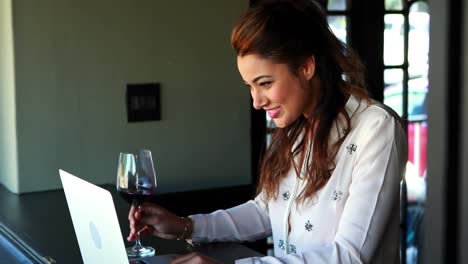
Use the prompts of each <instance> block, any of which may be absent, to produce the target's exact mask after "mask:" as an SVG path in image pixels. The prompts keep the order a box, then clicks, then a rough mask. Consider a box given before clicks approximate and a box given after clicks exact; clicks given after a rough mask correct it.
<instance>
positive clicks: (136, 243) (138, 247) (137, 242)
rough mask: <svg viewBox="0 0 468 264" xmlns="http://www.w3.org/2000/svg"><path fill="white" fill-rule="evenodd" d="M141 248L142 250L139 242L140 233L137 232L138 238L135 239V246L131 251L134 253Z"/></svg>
mask: <svg viewBox="0 0 468 264" xmlns="http://www.w3.org/2000/svg"><path fill="white" fill-rule="evenodd" d="M141 248H143V246H142V245H141V242H140V232H138V236H137V239H136V240H135V245H134V246H133V249H134V250H135V251H138V250H140V249H141Z"/></svg>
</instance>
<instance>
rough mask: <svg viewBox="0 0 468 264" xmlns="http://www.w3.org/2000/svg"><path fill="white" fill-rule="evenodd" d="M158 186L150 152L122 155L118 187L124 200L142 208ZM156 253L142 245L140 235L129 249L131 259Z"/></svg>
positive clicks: (118, 169)
mask: <svg viewBox="0 0 468 264" xmlns="http://www.w3.org/2000/svg"><path fill="white" fill-rule="evenodd" d="M156 186H157V183H156V173H155V171H154V165H153V159H152V157H151V152H150V151H149V150H140V151H138V152H137V153H120V155H119V164H118V168H117V183H116V187H117V191H118V192H119V194H120V196H122V198H123V199H124V200H126V201H127V202H128V203H135V205H136V206H140V205H141V204H142V203H144V202H149V201H150V200H151V196H153V195H154V193H155V192H156ZM154 253H155V251H154V248H152V247H148V246H143V245H141V242H140V237H139V234H138V238H137V240H136V242H135V246H133V247H131V248H127V255H128V257H129V258H144V257H151V256H154Z"/></svg>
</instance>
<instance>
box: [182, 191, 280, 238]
mask: <svg viewBox="0 0 468 264" xmlns="http://www.w3.org/2000/svg"><path fill="white" fill-rule="evenodd" d="M190 217H191V218H192V219H193V220H194V223H195V224H194V231H193V234H192V241H193V242H219V241H253V240H257V239H260V238H264V237H267V236H269V235H271V224H270V218H269V215H268V207H267V205H266V204H265V202H264V201H263V200H262V198H261V194H260V195H259V196H257V197H256V198H255V199H254V200H250V201H248V202H246V203H244V204H241V205H239V206H236V207H233V208H230V209H227V210H218V211H215V212H213V213H210V214H198V215H192V216H190ZM246 220H248V221H246Z"/></svg>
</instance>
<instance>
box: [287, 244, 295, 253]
mask: <svg viewBox="0 0 468 264" xmlns="http://www.w3.org/2000/svg"><path fill="white" fill-rule="evenodd" d="M289 252H290V253H291V254H297V252H296V246H295V245H289Z"/></svg>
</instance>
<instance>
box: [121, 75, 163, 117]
mask: <svg viewBox="0 0 468 264" xmlns="http://www.w3.org/2000/svg"><path fill="white" fill-rule="evenodd" d="M127 118H128V122H129V123H130V122H144V121H155V120H161V97H160V84H159V83H142V84H127Z"/></svg>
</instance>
